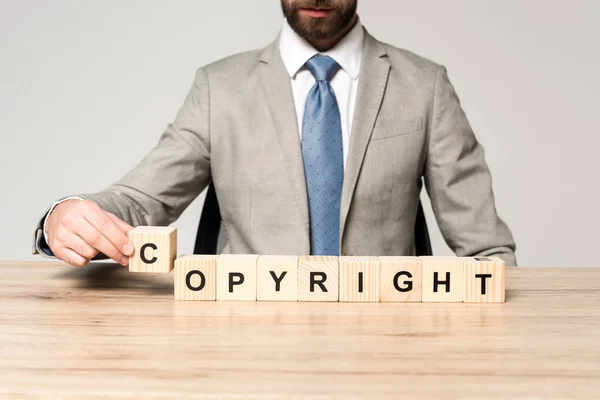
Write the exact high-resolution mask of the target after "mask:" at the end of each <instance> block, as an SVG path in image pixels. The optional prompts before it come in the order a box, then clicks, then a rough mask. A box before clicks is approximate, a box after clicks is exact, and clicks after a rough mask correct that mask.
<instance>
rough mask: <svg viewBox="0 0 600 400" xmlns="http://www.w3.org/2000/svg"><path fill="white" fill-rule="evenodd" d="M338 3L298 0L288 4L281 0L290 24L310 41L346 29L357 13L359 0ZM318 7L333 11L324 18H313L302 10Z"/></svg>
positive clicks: (332, 35) (327, 37) (323, 0)
mask: <svg viewBox="0 0 600 400" xmlns="http://www.w3.org/2000/svg"><path fill="white" fill-rule="evenodd" d="M336 3H337V2H336V1H335V0H296V1H294V2H293V4H292V5H288V3H287V1H286V0H281V8H282V10H283V15H284V16H285V18H286V19H287V21H288V24H290V27H291V28H292V29H293V30H294V32H296V33H297V34H298V35H299V36H301V37H303V38H304V39H306V40H309V41H310V40H324V39H329V38H331V37H334V36H336V35H337V34H339V33H340V32H342V31H344V29H346V28H347V27H348V25H350V23H351V22H352V21H353V19H354V15H355V14H356V9H357V3H358V1H357V0H354V1H352V2H350V3H345V4H342V5H340V4H336ZM316 7H320V8H328V9H331V11H330V12H329V15H327V16H326V17H324V18H313V17H310V16H308V15H303V14H302V13H301V12H300V10H301V9H303V8H316Z"/></svg>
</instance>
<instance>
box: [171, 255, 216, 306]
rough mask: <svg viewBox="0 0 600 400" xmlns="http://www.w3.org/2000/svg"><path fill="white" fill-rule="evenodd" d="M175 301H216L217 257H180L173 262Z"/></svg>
mask: <svg viewBox="0 0 600 400" xmlns="http://www.w3.org/2000/svg"><path fill="white" fill-rule="evenodd" d="M174 275H175V276H174V279H175V300H191V301H211V300H212V301H214V300H216V299H217V294H216V293H217V256H216V255H193V256H182V257H179V258H178V259H177V260H175V274H174Z"/></svg>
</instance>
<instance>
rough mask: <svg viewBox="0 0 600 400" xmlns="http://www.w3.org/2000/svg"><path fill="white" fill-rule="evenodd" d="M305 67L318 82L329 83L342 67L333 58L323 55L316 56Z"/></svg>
mask: <svg viewBox="0 0 600 400" xmlns="http://www.w3.org/2000/svg"><path fill="white" fill-rule="evenodd" d="M305 65H306V68H308V70H309V71H310V73H311V74H312V75H313V76H314V77H315V80H317V81H329V80H330V79H331V78H333V75H334V74H335V73H336V72H337V70H338V69H340V65H339V64H338V63H337V62H335V60H334V59H333V58H331V57H329V56H321V55H316V56H314V57H313V58H311V59H310V60H308V61H307V62H306V64H305Z"/></svg>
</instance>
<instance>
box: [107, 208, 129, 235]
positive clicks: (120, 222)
mask: <svg viewBox="0 0 600 400" xmlns="http://www.w3.org/2000/svg"><path fill="white" fill-rule="evenodd" d="M106 215H108V216H109V217H110V219H112V220H113V222H114V223H115V224H117V226H118V227H119V228H120V229H121V231H122V232H123V233H124V234H126V235H128V234H129V232H130V231H131V230H132V229H133V226H131V225H129V224H128V223H127V222H125V221H123V220H122V219H120V218H119V217H117V216H116V215H115V214H112V213H109V212H106Z"/></svg>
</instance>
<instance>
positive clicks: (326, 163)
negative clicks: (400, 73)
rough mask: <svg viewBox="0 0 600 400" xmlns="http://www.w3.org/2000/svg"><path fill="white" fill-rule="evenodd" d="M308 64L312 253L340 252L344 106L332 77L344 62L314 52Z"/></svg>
mask: <svg viewBox="0 0 600 400" xmlns="http://www.w3.org/2000/svg"><path fill="white" fill-rule="evenodd" d="M306 68H307V69H308V70H309V71H310V72H311V73H312V75H313V76H314V77H315V80H316V82H315V85H314V86H313V87H312V89H311V90H310V92H309V93H308V97H307V98H306V106H305V108H304V120H303V123H302V157H303V159H304V173H305V175H306V188H307V191H308V208H309V215H310V254H312V255H332V256H338V255H339V249H340V201H341V198H342V185H343V182H344V155H343V147H342V146H343V145H342V126H341V121H340V110H339V108H338V104H337V100H336V98H335V93H334V92H333V88H332V87H331V85H330V83H329V81H330V80H331V78H333V76H334V75H335V73H336V72H337V71H338V70H339V68H340V66H339V65H338V63H336V62H335V60H333V59H332V58H331V57H327V56H320V55H317V56H314V57H313V58H311V59H310V60H308V61H307V62H306Z"/></svg>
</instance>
